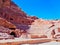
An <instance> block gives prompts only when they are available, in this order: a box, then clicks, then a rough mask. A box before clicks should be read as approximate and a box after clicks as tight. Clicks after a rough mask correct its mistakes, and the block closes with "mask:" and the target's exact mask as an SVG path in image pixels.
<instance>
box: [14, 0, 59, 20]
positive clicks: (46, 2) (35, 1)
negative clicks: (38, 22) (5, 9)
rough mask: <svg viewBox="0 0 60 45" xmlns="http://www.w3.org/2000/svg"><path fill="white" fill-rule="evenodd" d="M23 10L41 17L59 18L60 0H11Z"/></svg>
mask: <svg viewBox="0 0 60 45" xmlns="http://www.w3.org/2000/svg"><path fill="white" fill-rule="evenodd" d="M13 1H14V2H15V3H16V4H17V5H18V6H19V7H20V8H21V9H22V10H23V11H24V12H26V13H27V14H28V15H31V16H37V17H39V18H43V19H60V0H13Z"/></svg>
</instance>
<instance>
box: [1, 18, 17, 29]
mask: <svg viewBox="0 0 60 45" xmlns="http://www.w3.org/2000/svg"><path fill="white" fill-rule="evenodd" d="M0 26H4V27H6V28H16V26H15V25H14V24H12V23H10V22H8V21H7V20H5V19H3V18H0Z"/></svg>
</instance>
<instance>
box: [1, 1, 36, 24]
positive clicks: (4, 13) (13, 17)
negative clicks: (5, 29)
mask: <svg viewBox="0 0 60 45" xmlns="http://www.w3.org/2000/svg"><path fill="white" fill-rule="evenodd" d="M0 2H1V4H0V7H2V8H0V9H1V11H0V17H3V18H5V19H6V20H8V21H10V22H12V23H18V24H31V23H32V22H33V21H34V20H32V18H35V19H36V17H31V19H28V18H27V15H26V13H24V12H23V11H22V10H21V9H20V8H18V6H17V5H16V4H14V2H12V1H11V0H1V1H0Z"/></svg>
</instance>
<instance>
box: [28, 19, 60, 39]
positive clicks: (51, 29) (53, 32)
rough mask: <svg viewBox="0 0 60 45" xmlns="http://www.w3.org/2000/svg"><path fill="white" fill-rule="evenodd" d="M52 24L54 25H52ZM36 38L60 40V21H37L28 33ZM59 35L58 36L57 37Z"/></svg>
mask: <svg viewBox="0 0 60 45" xmlns="http://www.w3.org/2000/svg"><path fill="white" fill-rule="evenodd" d="M52 22H53V23H54V24H52ZM27 32H28V33H29V34H31V35H33V36H34V37H36V36H37V37H40V36H42V35H45V36H47V37H48V38H54V37H55V38H58V37H60V36H59V35H60V22H59V21H49V20H40V19H37V20H35V21H34V22H33V23H32V25H31V26H30V28H29V29H28V31H27ZM57 35H58V36H57Z"/></svg>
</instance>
